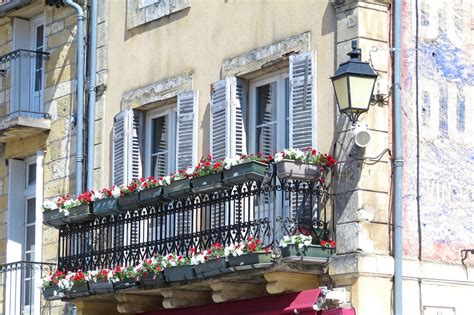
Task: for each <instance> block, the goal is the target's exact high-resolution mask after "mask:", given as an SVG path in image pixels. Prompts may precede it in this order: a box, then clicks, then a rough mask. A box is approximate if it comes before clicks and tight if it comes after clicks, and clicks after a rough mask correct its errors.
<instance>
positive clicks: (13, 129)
mask: <svg viewBox="0 0 474 315" xmlns="http://www.w3.org/2000/svg"><path fill="white" fill-rule="evenodd" d="M50 129H51V120H50V119H48V118H36V117H28V116H5V117H1V118H0V142H8V141H10V140H13V139H19V138H27V137H31V136H33V135H36V134H39V133H42V132H45V131H48V130H50Z"/></svg>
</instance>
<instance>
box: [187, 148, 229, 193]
mask: <svg viewBox="0 0 474 315" xmlns="http://www.w3.org/2000/svg"><path fill="white" fill-rule="evenodd" d="M223 170H224V163H223V162H222V161H217V162H213V161H212V155H210V154H209V155H208V156H207V157H206V158H202V159H201V160H200V161H199V164H198V165H196V167H195V168H194V172H193V179H192V182H193V185H192V186H193V188H192V190H193V192H194V193H196V194H205V193H209V192H212V191H216V190H222V189H227V188H228V186H227V185H226V184H224V183H223V182H222V171H223Z"/></svg>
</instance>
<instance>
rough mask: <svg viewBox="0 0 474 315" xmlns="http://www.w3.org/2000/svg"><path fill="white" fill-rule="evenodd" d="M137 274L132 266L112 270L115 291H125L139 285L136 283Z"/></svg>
mask: <svg viewBox="0 0 474 315" xmlns="http://www.w3.org/2000/svg"><path fill="white" fill-rule="evenodd" d="M137 278H138V273H137V271H136V269H135V268H134V267H133V266H128V267H121V266H117V267H116V268H115V269H114V278H113V279H112V281H113V282H114V288H115V290H125V289H130V288H135V287H136V286H137V284H140V283H139V282H138V281H137Z"/></svg>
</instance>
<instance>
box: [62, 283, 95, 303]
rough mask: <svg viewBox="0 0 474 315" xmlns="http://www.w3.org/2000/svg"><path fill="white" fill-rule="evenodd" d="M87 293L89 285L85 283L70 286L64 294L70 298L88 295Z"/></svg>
mask: <svg viewBox="0 0 474 315" xmlns="http://www.w3.org/2000/svg"><path fill="white" fill-rule="evenodd" d="M88 295H90V293H89V285H88V284H87V282H86V283H81V284H75V285H73V286H72V288H70V289H68V290H66V296H67V297H68V298H70V299H73V298H78V297H81V296H88Z"/></svg>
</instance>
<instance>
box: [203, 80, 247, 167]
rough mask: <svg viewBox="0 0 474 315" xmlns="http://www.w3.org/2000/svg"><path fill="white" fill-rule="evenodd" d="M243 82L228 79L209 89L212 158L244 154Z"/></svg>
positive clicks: (244, 110) (245, 146) (245, 144)
mask: <svg viewBox="0 0 474 315" xmlns="http://www.w3.org/2000/svg"><path fill="white" fill-rule="evenodd" d="M245 96H246V85H245V81H243V80H240V79H238V78H235V77H228V78H225V79H223V80H220V81H217V82H216V83H214V84H212V86H211V154H212V156H213V157H214V158H215V159H220V158H224V157H234V156H235V155H237V154H242V153H247V132H246V130H247V115H246V112H247V110H246V103H245Z"/></svg>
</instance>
